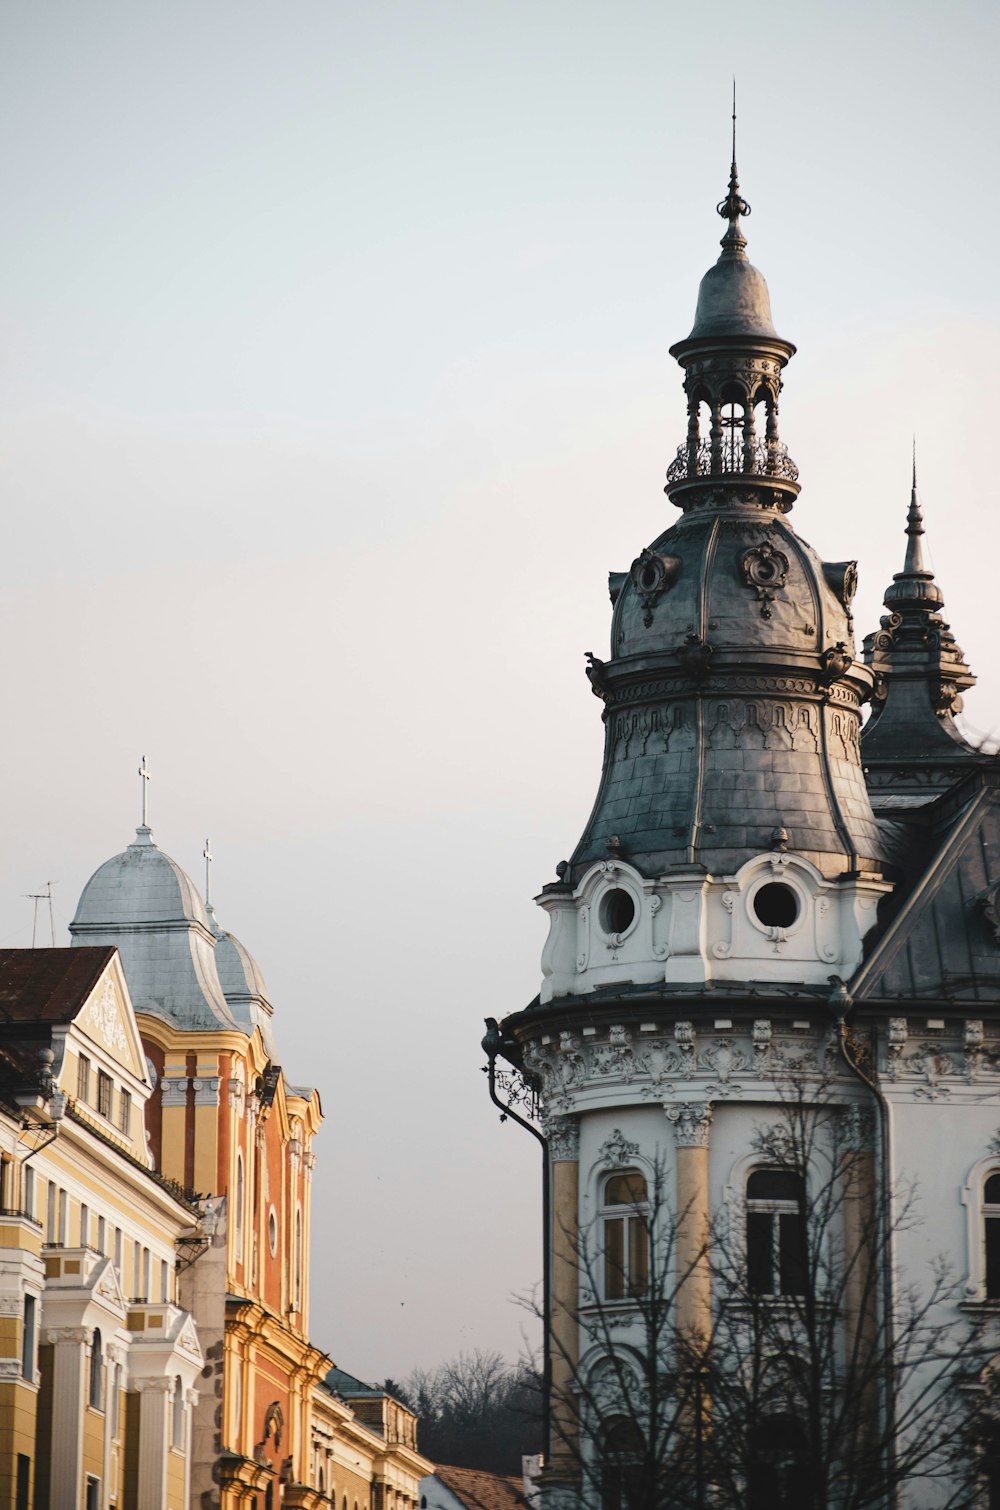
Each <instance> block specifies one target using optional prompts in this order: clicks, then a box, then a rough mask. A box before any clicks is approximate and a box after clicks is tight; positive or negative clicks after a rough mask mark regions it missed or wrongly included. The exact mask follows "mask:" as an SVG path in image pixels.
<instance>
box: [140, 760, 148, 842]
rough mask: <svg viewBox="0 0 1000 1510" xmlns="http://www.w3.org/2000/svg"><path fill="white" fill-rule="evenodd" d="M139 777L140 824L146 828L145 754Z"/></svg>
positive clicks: (146, 774)
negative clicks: (140, 791)
mask: <svg viewBox="0 0 1000 1510" xmlns="http://www.w3.org/2000/svg"><path fill="white" fill-rule="evenodd" d="M139 777H140V780H141V782H142V826H143V828H147V827H148V824H147V823H146V791H147V783H148V782H149V767H148V766H147V764H146V757H145V755H144V756H143V757H142V765H141V766H140V767H139Z"/></svg>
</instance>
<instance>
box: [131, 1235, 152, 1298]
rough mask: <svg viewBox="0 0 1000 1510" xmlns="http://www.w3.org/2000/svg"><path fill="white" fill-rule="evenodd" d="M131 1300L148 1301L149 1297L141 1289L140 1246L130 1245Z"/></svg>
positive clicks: (139, 1244) (137, 1244)
mask: <svg viewBox="0 0 1000 1510" xmlns="http://www.w3.org/2000/svg"><path fill="white" fill-rule="evenodd" d="M132 1299H133V1300H148V1299H149V1296H148V1295H147V1294H146V1292H145V1290H144V1289H143V1288H142V1244H141V1243H133V1244H132Z"/></svg>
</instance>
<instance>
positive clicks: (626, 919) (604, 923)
mask: <svg viewBox="0 0 1000 1510" xmlns="http://www.w3.org/2000/svg"><path fill="white" fill-rule="evenodd" d="M598 917H599V918H600V923H601V927H602V928H603V929H604V932H605V933H607V934H609V935H610V934H612V933H617V934H622V933H627V932H628V930H629V929H630V928H631V926H632V924H633V923H634V922H635V898H634V897H633V895H632V893H631V892H630V891H626V890H625V888H624V887H623V886H616V887H614V889H613V890H611V891H606V892H605V893H604V895H603V897H602V898H601V905H600V908H599V910H598Z"/></svg>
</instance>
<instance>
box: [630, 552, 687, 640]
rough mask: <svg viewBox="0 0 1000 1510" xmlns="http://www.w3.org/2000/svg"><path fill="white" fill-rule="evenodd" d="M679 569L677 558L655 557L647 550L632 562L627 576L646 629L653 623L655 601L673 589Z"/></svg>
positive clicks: (679, 564)
mask: <svg viewBox="0 0 1000 1510" xmlns="http://www.w3.org/2000/svg"><path fill="white" fill-rule="evenodd" d="M680 569H681V563H680V559H679V558H678V557H677V556H657V555H656V554H655V553H654V552H653V551H651V550H649V549H648V548H647V549H645V550H643V552H642V554H641V555H640V556H637V557H636V559H635V560H634V561H633V562H632V568H631V570H630V572H629V576H630V577H631V578H632V586H633V587H634V588H635V590H636V593H637V594H638V596H639V599H640V601H641V602H642V607H643V615H642V622H643V623H644V624H645V626H646V628H647V629H648V628H649V626H650V625H651V624H652V622H653V609H654V607H655V606H656V601H657V599H658V598H660V597H662V595H663V594H664V593H665V592H669V590H670V588H671V587H673V585H674V583H675V582H676V580H677V576H678V573H679V572H680Z"/></svg>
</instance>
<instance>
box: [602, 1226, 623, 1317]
mask: <svg viewBox="0 0 1000 1510" xmlns="http://www.w3.org/2000/svg"><path fill="white" fill-rule="evenodd" d="M604 1294H605V1296H606V1298H607V1299H608V1300H624V1298H625V1223H624V1222H622V1221H612V1222H605V1223H604Z"/></svg>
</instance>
